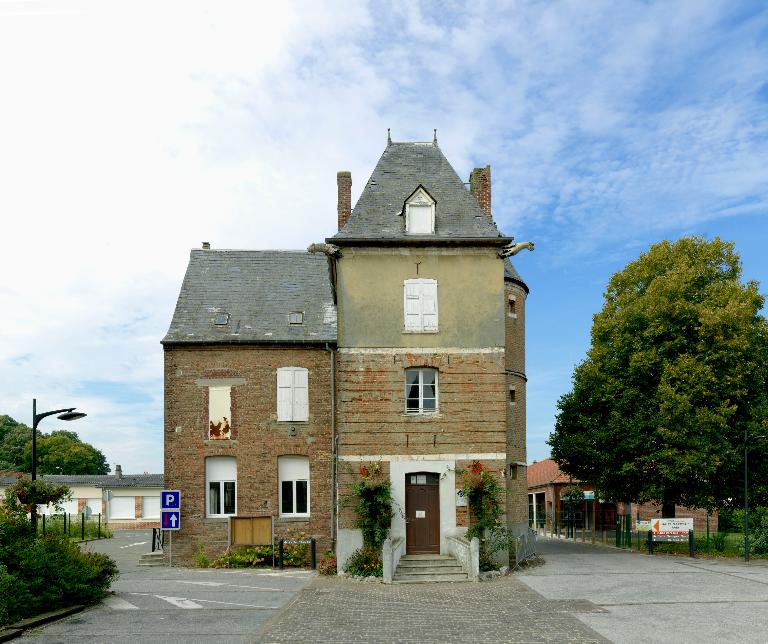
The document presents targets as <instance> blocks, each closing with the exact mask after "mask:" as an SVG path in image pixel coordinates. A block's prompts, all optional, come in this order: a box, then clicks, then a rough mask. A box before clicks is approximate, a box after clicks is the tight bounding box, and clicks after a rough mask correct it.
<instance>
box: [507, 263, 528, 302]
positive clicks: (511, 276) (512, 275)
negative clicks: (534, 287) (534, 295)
mask: <svg viewBox="0 0 768 644" xmlns="http://www.w3.org/2000/svg"><path fill="white" fill-rule="evenodd" d="M504 279H505V280H510V281H512V282H517V283H518V284H520V286H522V287H523V288H524V289H525V292H526V293H530V291H529V290H528V285H527V284H526V283H525V282H524V281H523V278H522V277H520V273H518V272H517V270H516V269H515V267H514V266H513V265H512V262H510V261H509V258H507V259H505V260H504Z"/></svg>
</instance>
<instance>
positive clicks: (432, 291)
mask: <svg viewBox="0 0 768 644" xmlns="http://www.w3.org/2000/svg"><path fill="white" fill-rule="evenodd" d="M421 315H422V324H423V329H424V330H425V331H437V282H435V281H430V282H425V283H423V284H422V285H421Z"/></svg>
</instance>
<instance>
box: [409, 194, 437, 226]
mask: <svg viewBox="0 0 768 644" xmlns="http://www.w3.org/2000/svg"><path fill="white" fill-rule="evenodd" d="M405 231H406V232H407V233H410V234H412V235H431V234H432V233H434V232H435V200H434V199H432V197H430V196H429V195H428V194H427V191H426V190H424V189H423V188H418V189H417V190H416V191H415V192H414V193H413V194H412V195H411V196H410V197H409V198H408V201H407V202H406V204H405Z"/></svg>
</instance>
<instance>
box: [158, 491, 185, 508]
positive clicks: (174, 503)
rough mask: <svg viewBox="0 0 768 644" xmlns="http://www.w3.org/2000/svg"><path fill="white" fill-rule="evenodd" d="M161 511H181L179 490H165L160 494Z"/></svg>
mask: <svg viewBox="0 0 768 644" xmlns="http://www.w3.org/2000/svg"><path fill="white" fill-rule="evenodd" d="M160 509H161V510H181V492H180V491H179V490H163V491H162V492H161V493H160Z"/></svg>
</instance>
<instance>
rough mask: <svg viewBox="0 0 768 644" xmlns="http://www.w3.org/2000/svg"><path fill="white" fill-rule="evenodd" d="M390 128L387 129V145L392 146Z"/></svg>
mask: <svg viewBox="0 0 768 644" xmlns="http://www.w3.org/2000/svg"><path fill="white" fill-rule="evenodd" d="M390 132H391V128H387V145H392V134H391V133H390Z"/></svg>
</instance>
